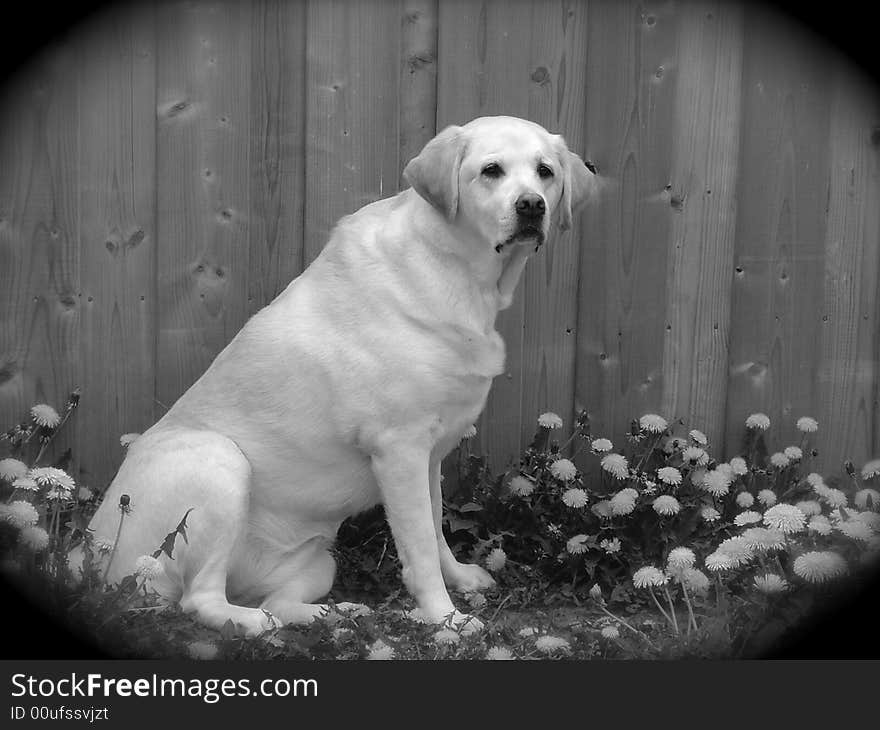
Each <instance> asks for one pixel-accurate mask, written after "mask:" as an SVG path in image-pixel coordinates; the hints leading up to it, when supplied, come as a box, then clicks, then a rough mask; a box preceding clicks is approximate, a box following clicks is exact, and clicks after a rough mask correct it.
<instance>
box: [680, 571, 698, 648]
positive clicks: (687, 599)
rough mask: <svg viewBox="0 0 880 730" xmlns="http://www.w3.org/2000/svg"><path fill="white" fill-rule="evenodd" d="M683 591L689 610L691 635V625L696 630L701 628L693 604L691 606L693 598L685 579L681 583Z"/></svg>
mask: <svg viewBox="0 0 880 730" xmlns="http://www.w3.org/2000/svg"><path fill="white" fill-rule="evenodd" d="M681 592H682V595H683V596H684V602H685V605H686V606H687V610H688V636H690V635H691V626H693V627H694V631H699V629H698V628H697V619H696V618H694V609H693V606H691V599H690V596H688V592H687V587H686V586H685V584H684V581H682V583H681Z"/></svg>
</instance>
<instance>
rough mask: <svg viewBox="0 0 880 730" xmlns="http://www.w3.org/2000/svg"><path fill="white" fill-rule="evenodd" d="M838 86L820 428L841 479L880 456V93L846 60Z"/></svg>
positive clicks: (829, 461)
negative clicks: (849, 468)
mask: <svg viewBox="0 0 880 730" xmlns="http://www.w3.org/2000/svg"><path fill="white" fill-rule="evenodd" d="M832 86H833V96H832V101H831V151H830V164H829V170H830V181H829V194H828V201H827V211H828V213H827V215H828V218H827V226H826V229H825V286H824V292H823V304H824V310H823V315H822V322H821V324H820V336H819V337H820V343H821V345H820V347H821V354H822V362H821V365H820V368H819V390H820V394H821V395H820V398H821V405H820V413H819V420H820V422H821V423H822V425H823V429H822V434H823V438H822V443H823V445H824V449H825V452H826V454H827V457H826V458H825V460H824V466H825V468H826V469H827V470H830V471H831V472H834V473H840V471H841V469H840V462H841V460H843V459H846V458H850V459H853V460H855V461H857V462H858V461H863V460H864V459H865V458H867V457H868V456H869V455H872V454H874V453H876V452H877V451H878V435H877V434H876V433H875V432H874V431H873V429H874V424H875V419H876V412H877V409H876V405H875V403H874V384H875V381H876V379H877V376H878V364H877V360H876V352H877V349H876V348H877V337H878V334H877V333H878V330H880V317H878V312H877V306H878V296H877V281H878V279H877V272H878V265H880V207H878V205H877V201H880V153H878V145H877V140H876V135H877V129H878V128H880V106H878V100H877V96H876V91H875V90H874V89H873V88H871V87H869V86H867V85H865V84H863V83H862V80H861V79H860V78H859V77H858V76H857V74H855V73H854V71H853V69H852V68H850V67H849V66H848V65H846V64H845V62H843V61H842V60H841V61H839V62H838V63H837V64H835V73H834V79H833V82H832Z"/></svg>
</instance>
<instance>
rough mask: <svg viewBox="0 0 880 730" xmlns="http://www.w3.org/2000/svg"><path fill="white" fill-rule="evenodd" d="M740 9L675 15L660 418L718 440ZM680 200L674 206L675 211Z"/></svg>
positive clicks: (719, 6) (700, 8) (700, 7)
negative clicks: (675, 65) (678, 21)
mask: <svg viewBox="0 0 880 730" xmlns="http://www.w3.org/2000/svg"><path fill="white" fill-rule="evenodd" d="M742 21H743V18H742V7H740V6H737V5H733V4H729V3H725V2H719V3H705V4H703V3H700V4H685V5H683V6H682V7H681V26H680V30H679V36H678V37H679V45H678V64H679V73H678V81H677V87H676V102H675V104H676V112H675V126H674V130H673V134H672V150H673V152H672V155H673V157H672V168H671V174H670V182H671V185H672V189H671V191H670V193H671V195H672V198H671V201H670V202H671V203H673V205H672V206H671V208H670V215H671V216H672V227H671V231H670V239H669V246H670V256H669V259H668V265H667V288H666V313H667V324H668V327H667V330H666V339H665V344H664V350H663V398H662V400H661V406H660V408H661V410H662V411H663V413H665V414H667V416H669V417H672V418H683V419H684V420H685V422H686V423H687V424H688V425H689V426H691V427H696V428H700V429H701V430H703V431H704V432H705V433H706V434H707V435H708V436H709V439H710V440H711V441H712V442H713V443H720V441H721V438H722V435H723V432H724V407H725V404H726V402H727V369H728V332H729V327H730V294H731V284H732V280H733V276H732V271H733V250H734V232H735V222H736V198H735V182H736V176H737V162H738V154H739V150H738V146H739V126H740V101H741V95H740V84H741V74H742V47H743V27H742ZM676 201H679V202H676Z"/></svg>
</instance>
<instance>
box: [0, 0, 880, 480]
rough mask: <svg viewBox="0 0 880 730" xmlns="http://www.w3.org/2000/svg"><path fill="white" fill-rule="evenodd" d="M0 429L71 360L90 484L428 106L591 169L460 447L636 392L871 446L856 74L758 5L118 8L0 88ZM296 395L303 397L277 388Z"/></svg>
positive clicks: (869, 258)
mask: <svg viewBox="0 0 880 730" xmlns="http://www.w3.org/2000/svg"><path fill="white" fill-rule="evenodd" d="M0 114H2V120H0V121H2V125H0V417H2V420H0V427H6V426H7V425H11V424H12V423H13V422H15V421H16V420H17V419H19V418H20V417H21V416H22V415H23V414H24V413H26V410H27V408H28V407H29V406H30V405H32V404H33V403H35V402H48V403H51V404H55V405H57V406H61V405H62V404H63V402H64V398H65V396H66V394H67V392H68V391H69V390H70V389H72V388H73V387H74V386H77V385H78V386H81V387H82V391H83V395H82V405H81V408H80V411H79V412H78V413H77V415H76V416H75V419H74V421H73V422H72V429H71V432H70V435H69V438H68V439H67V440H68V441H69V442H70V444H71V445H72V447H73V450H74V453H75V456H76V463H75V466H74V469H75V471H76V473H77V474H79V475H80V477H81V478H82V479H83V481H84V482H85V483H87V484H92V485H94V486H98V487H100V486H102V485H103V484H104V483H106V481H107V480H108V478H109V477H110V476H112V474H113V472H114V470H115V468H116V467H117V466H118V464H119V462H120V460H121V457H122V450H121V448H120V447H119V445H118V436H119V435H120V434H121V433H124V432H129V431H140V430H143V429H145V428H147V427H148V426H149V425H150V424H151V423H153V422H154V421H155V419H156V418H158V417H159V416H160V415H161V414H162V413H163V412H164V410H165V408H166V407H167V406H169V405H170V404H171V403H173V401H174V400H175V399H176V398H177V397H178V396H179V395H180V394H181V393H182V392H183V391H184V390H185V389H186V388H187V386H189V385H190V384H191V383H192V382H193V381H194V380H195V379H196V378H197V377H198V376H199V374H200V373H201V372H202V371H203V370H204V369H205V368H206V367H207V366H208V364H209V363H210V362H211V360H212V358H213V357H214V356H215V355H216V354H217V353H218V352H219V350H220V349H221V348H222V347H223V346H224V345H225V344H226V343H227V342H228V341H229V339H230V338H231V337H232V336H233V335H234V334H235V332H236V331H237V330H238V329H239V328H240V327H241V326H242V325H243V324H244V322H245V321H246V320H247V318H248V317H249V316H250V315H252V314H253V313H254V312H256V311H257V310H258V309H259V308H260V307H262V306H263V305H265V304H267V303H268V302H269V301H271V299H272V298H273V297H274V296H275V295H276V294H277V293H278V292H279V291H280V290H281V289H282V288H283V287H284V286H285V285H286V284H287V282H288V281H289V280H290V279H291V278H293V277H294V276H296V275H297V274H298V273H299V272H300V271H301V270H302V269H303V267H304V266H306V265H307V264H308V263H309V262H310V261H311V260H312V259H314V257H315V256H316V255H317V254H318V252H319V251H320V250H321V247H322V246H323V244H324V243H325V242H326V240H327V237H328V233H329V231H330V229H331V227H332V226H333V224H334V222H335V221H336V220H337V219H338V218H339V217H340V216H342V215H343V214H346V213H349V212H351V211H353V210H355V209H356V208H358V207H360V206H362V205H364V204H365V203H367V202H370V201H372V200H375V199H377V198H380V197H384V196H388V195H391V194H393V193H394V192H396V191H397V190H399V189H400V187H401V176H400V173H401V170H402V168H403V166H404V165H405V163H406V162H407V161H408V159H409V158H410V157H412V156H413V155H414V154H415V153H416V152H417V151H418V150H419V149H420V147H421V146H422V145H423V144H424V143H425V142H426V141H427V140H428V139H430V138H431V137H432V136H433V134H434V133H435V131H436V130H438V129H440V128H442V127H443V126H445V125H446V124H449V123H454V122H464V121H467V120H469V119H470V118H472V117H475V116H479V115H484V114H513V115H517V116H523V117H527V118H530V119H533V120H535V121H537V122H539V123H541V124H543V125H545V126H546V127H547V128H549V129H550V130H552V131H557V132H561V133H562V134H563V135H564V136H565V137H566V139H567V140H568V142H569V145H570V146H571V147H572V148H573V149H575V150H577V151H578V152H580V153H581V154H582V155H584V156H585V157H587V158H589V159H590V160H592V161H593V162H594V163H595V164H596V165H597V166H598V168H599V171H600V173H601V174H602V176H603V178H604V179H605V180H606V182H607V185H606V186H605V190H604V192H603V195H602V198H601V200H599V201H598V202H596V203H595V204H594V205H592V206H591V207H590V208H589V209H587V210H586V211H585V212H584V213H583V215H582V217H581V219H580V220H579V221H578V224H577V225H576V227H575V229H574V230H573V231H572V232H570V233H568V234H566V235H565V236H563V237H562V238H561V239H560V240H556V241H554V242H552V243H551V245H549V246H546V247H545V248H544V249H543V250H542V252H541V253H540V254H539V255H538V256H536V257H534V259H533V260H532V262H531V263H530V264H529V267H528V270H527V274H526V276H525V277H524V281H523V282H522V284H521V289H520V291H519V292H518V296H517V299H516V302H515V304H514V306H513V307H512V308H511V309H510V310H508V311H507V312H504V313H503V314H502V315H501V317H500V318H499V329H500V330H501V332H502V334H503V336H504V338H505V340H506V342H507V346H508V366H507V372H506V373H505V374H504V375H502V376H500V377H499V378H498V379H497V380H496V382H495V385H494V391H493V394H492V396H491V400H490V403H489V405H488V407H487V409H486V412H485V414H484V416H483V418H482V419H481V422H480V423H479V424H477V426H478V430H479V434H480V435H479V440H478V443H477V444H476V445H475V448H478V449H482V450H485V451H488V452H489V453H490V455H491V457H492V459H493V463H494V464H495V466H496V467H498V468H501V467H503V466H504V465H505V463H506V462H507V460H508V459H509V458H511V457H512V456H513V455H515V453H516V452H517V450H518V449H519V448H520V446H521V445H522V444H523V443H524V442H525V441H526V439H528V437H529V436H530V435H531V432H532V431H533V426H534V422H535V418H536V416H537V415H538V414H539V413H541V412H543V411H546V410H552V411H555V412H557V413H559V414H560V415H562V416H563V417H564V418H565V420H566V426H568V425H569V424H570V423H571V418H572V414H573V413H574V412H575V410H576V409H579V408H581V407H586V408H587V409H588V410H589V411H590V413H591V414H592V418H593V424H594V431H595V432H596V433H598V434H601V435H606V436H609V437H611V438H612V439H615V440H616V441H620V440H621V439H622V434H623V433H624V431H625V430H626V428H627V427H628V424H629V421H630V419H631V418H633V417H637V416H638V415H640V414H642V413H645V412H659V413H661V414H663V415H665V416H667V417H668V418H670V419H671V418H677V417H681V418H683V419H685V421H686V423H687V424H688V427H698V428H701V429H702V430H704V431H705V432H707V433H708V434H709V436H710V437H711V439H712V441H713V442H714V443H715V444H717V445H718V448H719V450H724V449H726V450H727V452H728V455H730V454H731V453H732V451H733V450H734V449H735V447H736V444H737V442H738V440H739V437H740V435H741V432H742V428H743V422H744V419H745V417H746V415H747V414H748V413H749V412H752V411H757V410H762V411H765V412H766V413H768V414H769V415H770V417H771V419H772V420H773V421H774V424H775V426H776V428H775V429H774V433H775V436H774V439H773V445H776V446H780V447H781V446H785V445H787V444H788V443H792V442H793V439H794V438H795V435H796V434H795V431H794V425H793V424H794V420H795V419H796V418H797V417H799V416H801V415H810V416H813V417H815V418H817V419H818V420H819V422H820V428H821V431H820V434H819V436H820V439H819V443H820V449H821V452H822V453H821V460H820V461H821V464H820V466H821V467H822V468H824V469H825V470H826V471H829V472H831V471H839V468H840V460H841V459H842V458H844V457H846V456H848V457H850V458H852V459H854V460H856V461H860V460H863V459H865V458H867V457H869V456H874V455H880V454H878V452H880V444H878V442H880V415H878V413H880V409H878V357H880V353H878V349H880V336H878V330H880V327H878V324H880V298H878V276H880V112H878V103H877V95H876V93H875V90H874V88H873V87H871V86H869V85H868V83H867V82H866V81H865V80H864V79H862V78H861V77H860V76H859V74H858V73H857V71H856V70H855V69H853V68H851V67H849V66H848V65H847V63H846V62H845V61H843V60H842V59H841V58H838V57H837V56H835V55H834V54H832V53H831V52H828V51H826V50H824V49H823V47H822V46H821V45H819V42H818V41H817V40H816V39H814V38H811V37H809V36H807V35H806V34H802V33H801V32H800V31H799V30H798V29H797V27H796V26H795V25H793V24H791V23H790V22H789V21H785V20H782V19H778V18H775V17H773V16H771V15H769V14H768V12H767V11H765V10H763V9H762V8H761V7H760V6H755V5H753V4H750V5H747V6H739V5H736V4H732V3H729V2H717V3H710V2H704V3H686V2H657V3H654V2H644V3H636V2H631V1H629V0H626V1H620V0H607V1H596V0H593V1H590V2H550V1H549V0H532V1H516V2H501V1H496V0H489V1H487V2H477V1H472V0H439V2H437V0H398V1H396V2H392V1H390V0H374V1H366V0H362V1H360V2H356V1H355V0H351V1H349V2H342V1H337V2H328V1H327V0H311V1H310V2H290V3H285V2H277V1H274V0H261V1H256V0H255V1H254V2H250V3H245V2H229V3H222V2H221V3H208V2H190V3H166V2H158V3H156V4H146V5H143V6H140V7H134V8H132V7H131V6H125V5H123V6H120V7H119V9H117V10H114V11H111V12H109V13H108V14H107V15H106V16H105V17H103V18H101V19H100V20H95V21H92V22H90V23H89V24H88V25H83V26H82V27H80V28H77V29H74V30H72V32H71V33H70V34H69V35H68V36H66V37H65V38H63V39H59V41H58V42H57V43H55V44H54V45H52V46H51V48H50V49H49V50H48V51H47V52H45V53H44V54H42V55H41V56H40V57H39V58H36V59H34V61H33V63H32V64H31V65H30V66H29V68H28V69H27V71H26V72H23V73H21V74H19V75H18V76H17V77H16V78H15V79H14V80H12V81H11V82H10V83H8V84H7V85H6V86H5V87H4V88H3V89H2V103H0ZM291 406H292V407H295V404H291Z"/></svg>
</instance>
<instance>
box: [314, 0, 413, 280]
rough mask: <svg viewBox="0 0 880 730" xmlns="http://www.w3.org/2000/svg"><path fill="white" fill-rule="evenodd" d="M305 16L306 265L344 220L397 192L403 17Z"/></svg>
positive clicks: (394, 11)
mask: <svg viewBox="0 0 880 730" xmlns="http://www.w3.org/2000/svg"><path fill="white" fill-rule="evenodd" d="M307 16H308V17H307V26H308V31H307V37H308V52H307V53H308V69H307V92H306V93H307V99H306V105H307V109H308V112H307V114H308V116H307V122H306V140H307V141H306V170H307V180H308V186H307V190H306V216H305V231H306V232H305V256H306V259H305V262H306V264H308V263H310V262H311V261H312V260H313V259H314V258H315V257H316V256H317V255H318V253H319V252H320V251H321V249H322V248H323V247H324V244H326V243H327V239H328V238H329V235H330V231H331V229H332V228H333V226H334V225H335V224H336V222H337V221H338V220H339V219H340V218H341V217H342V216H344V215H347V214H349V213H353V212H354V211H355V210H357V209H358V208H361V207H362V206H364V205H366V204H367V203H371V202H373V201H375V200H378V199H380V198H385V197H388V196H389V195H393V194H394V193H396V192H397V191H398V182H399V177H400V175H399V170H400V163H399V160H398V143H399V136H398V129H397V126H398V119H399V113H398V84H399V76H400V73H399V72H400V69H399V64H400V32H401V31H400V23H401V9H400V8H399V7H398V5H397V3H390V2H384V0H368V1H366V2H346V1H345V0H330V1H327V0H312V1H311V2H309V5H308V11H307Z"/></svg>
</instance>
